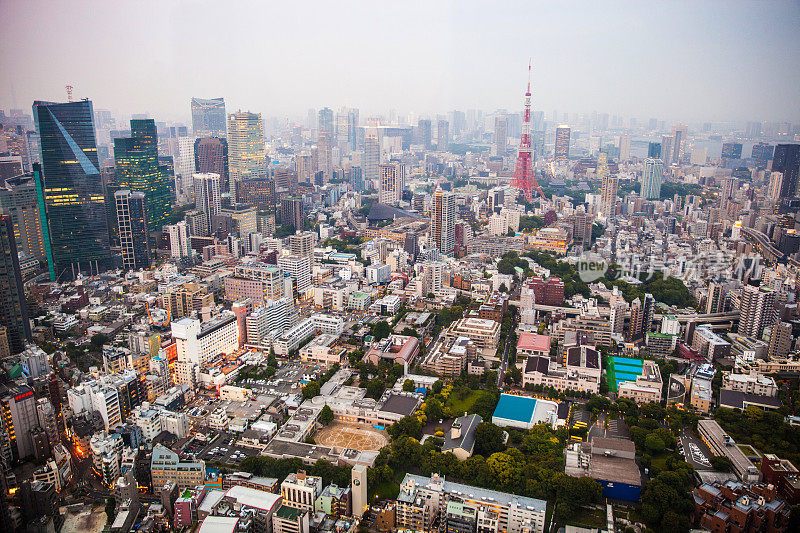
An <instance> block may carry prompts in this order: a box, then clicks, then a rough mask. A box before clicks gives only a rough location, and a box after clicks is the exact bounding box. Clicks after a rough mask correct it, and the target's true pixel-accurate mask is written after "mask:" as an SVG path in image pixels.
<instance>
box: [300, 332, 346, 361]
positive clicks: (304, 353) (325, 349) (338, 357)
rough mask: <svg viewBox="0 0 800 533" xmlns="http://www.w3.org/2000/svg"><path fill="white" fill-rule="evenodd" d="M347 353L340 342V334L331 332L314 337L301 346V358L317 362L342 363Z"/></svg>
mask: <svg viewBox="0 0 800 533" xmlns="http://www.w3.org/2000/svg"><path fill="white" fill-rule="evenodd" d="M346 355H347V350H345V349H344V348H343V347H342V346H341V345H340V344H339V336H338V335H331V334H329V333H323V334H321V335H318V336H317V337H314V338H313V339H311V341H310V342H309V343H308V344H306V345H305V346H303V347H302V348H300V359H301V360H302V361H313V362H315V363H324V364H331V365H332V364H334V363H341V362H343V361H344V359H345V356H346Z"/></svg>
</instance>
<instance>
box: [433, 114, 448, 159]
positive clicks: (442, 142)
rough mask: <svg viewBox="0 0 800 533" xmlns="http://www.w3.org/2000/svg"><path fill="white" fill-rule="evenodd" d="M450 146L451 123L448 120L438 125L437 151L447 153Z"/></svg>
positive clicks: (440, 121) (441, 121)
mask: <svg viewBox="0 0 800 533" xmlns="http://www.w3.org/2000/svg"><path fill="white" fill-rule="evenodd" d="M448 146H450V123H449V122H447V121H446V120H439V121H438V122H437V123H436V149H437V150H439V151H440V152H446V151H447V148H448Z"/></svg>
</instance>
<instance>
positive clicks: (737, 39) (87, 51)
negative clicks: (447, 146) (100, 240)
mask: <svg viewBox="0 0 800 533" xmlns="http://www.w3.org/2000/svg"><path fill="white" fill-rule="evenodd" d="M798 28H800V3H798V2H739V1H730V2H722V1H720V2H717V1H704V2H677V1H676V2H673V1H669V2H658V3H656V2H569V3H562V2H473V1H466V2H435V1H433V2H431V1H429V2H402V3H400V2H395V3H382V2H349V1H339V2H306V3H301V2H294V3H288V2H281V3H274V5H273V3H272V2H264V3H260V2H259V3H255V2H238V1H217V2H207V1H182V2H178V1H169V0H163V1H161V2H153V1H140V2H98V1H93V2H89V1H83V0H73V1H71V2H61V1H54V0H51V1H44V2H43V1H37V0H32V1H21V0H0V50H2V54H0V108H2V109H5V110H8V109H10V108H22V109H23V110H25V111H26V112H28V113H29V112H30V108H31V104H32V102H33V100H53V101H66V92H65V89H64V86H65V85H66V84H68V83H70V84H72V85H73V86H74V87H75V89H74V95H75V98H76V99H77V98H84V97H87V98H90V99H91V100H92V101H93V102H94V104H95V107H96V108H103V109H110V110H112V111H114V112H115V113H119V114H136V113H148V114H150V115H151V116H153V117H155V118H157V119H158V120H179V121H184V122H187V123H189V120H190V113H189V101H190V99H191V97H193V96H196V97H201V98H212V97H219V96H221V97H224V98H225V100H226V104H227V109H228V112H232V111H236V110H237V109H242V110H249V111H254V112H260V113H264V114H265V116H294V117H304V116H305V114H306V112H307V110H308V109H309V108H315V109H319V108H322V107H326V106H327V107H330V108H332V109H334V110H336V109H338V108H339V107H341V106H348V107H358V108H359V109H360V110H361V119H362V122H363V121H364V120H365V119H366V118H367V117H369V116H372V115H376V114H384V115H388V112H389V110H392V109H394V110H396V111H397V112H398V113H400V114H407V113H408V112H414V113H415V115H416V116H421V115H435V114H436V113H445V112H447V111H449V110H453V109H461V110H466V109H470V108H474V109H483V110H485V111H492V110H495V109H507V110H508V111H510V112H518V111H519V110H520V109H521V108H522V93H523V92H524V84H525V81H526V75H527V73H526V68H527V63H528V57H529V56H532V57H533V64H534V72H533V108H534V110H540V111H543V112H544V113H545V116H546V117H547V118H548V119H550V118H551V116H552V112H553V111H554V110H557V111H558V112H559V114H560V115H561V114H562V113H564V112H569V113H591V112H592V111H598V112H607V113H610V114H618V115H622V116H625V117H632V116H633V117H637V118H639V119H645V120H646V119H648V118H650V117H654V118H659V119H663V120H667V121H685V122H697V121H744V120H767V121H780V122H784V121H786V122H798V121H800V67H798V65H800V32H798Z"/></svg>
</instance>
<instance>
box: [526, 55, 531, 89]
mask: <svg viewBox="0 0 800 533" xmlns="http://www.w3.org/2000/svg"><path fill="white" fill-rule="evenodd" d="M527 94H531V58H530V57H529V58H528V92H527Z"/></svg>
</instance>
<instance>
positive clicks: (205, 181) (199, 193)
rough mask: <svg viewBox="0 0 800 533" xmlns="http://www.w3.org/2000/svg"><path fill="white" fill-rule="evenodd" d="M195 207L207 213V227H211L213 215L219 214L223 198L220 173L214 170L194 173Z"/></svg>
mask: <svg viewBox="0 0 800 533" xmlns="http://www.w3.org/2000/svg"><path fill="white" fill-rule="evenodd" d="M194 202H195V208H196V209H197V210H198V211H202V212H203V213H205V215H206V227H207V228H209V229H210V228H211V217H212V216H215V215H219V212H220V210H221V209H222V198H221V196H220V189H219V174H214V173H213V172H208V173H198V174H195V175H194Z"/></svg>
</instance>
